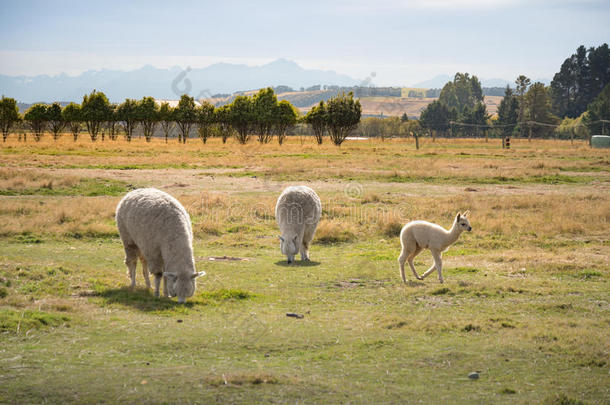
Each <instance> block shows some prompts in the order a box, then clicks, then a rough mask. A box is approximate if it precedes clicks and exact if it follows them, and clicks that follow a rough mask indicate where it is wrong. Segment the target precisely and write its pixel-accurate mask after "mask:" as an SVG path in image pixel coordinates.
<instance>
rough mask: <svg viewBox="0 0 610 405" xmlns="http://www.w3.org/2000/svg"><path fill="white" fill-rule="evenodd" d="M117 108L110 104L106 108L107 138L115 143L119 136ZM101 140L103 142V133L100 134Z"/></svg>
mask: <svg viewBox="0 0 610 405" xmlns="http://www.w3.org/2000/svg"><path fill="white" fill-rule="evenodd" d="M118 108H119V106H118V105H116V104H110V105H109V106H108V117H107V118H106V119H107V121H106V129H108V138H110V140H111V141H116V139H117V138H118V136H119V130H120V128H119V118H118V116H119V114H118V112H117V110H118ZM102 140H103V132H102Z"/></svg>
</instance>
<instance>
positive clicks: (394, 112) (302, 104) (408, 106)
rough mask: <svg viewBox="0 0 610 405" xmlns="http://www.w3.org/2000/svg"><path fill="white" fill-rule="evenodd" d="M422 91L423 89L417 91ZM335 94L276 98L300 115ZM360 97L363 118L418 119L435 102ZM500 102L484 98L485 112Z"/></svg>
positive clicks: (320, 92) (216, 101)
mask: <svg viewBox="0 0 610 405" xmlns="http://www.w3.org/2000/svg"><path fill="white" fill-rule="evenodd" d="M404 90H410V89H403V92H402V96H405V95H406V94H407V93H408V92H407V91H404ZM419 90H424V89H419ZM251 93H254V91H250V92H244V93H243V94H246V95H249V94H251ZM336 94H337V91H336V90H315V91H294V92H287V93H278V95H277V97H278V99H280V100H288V101H290V103H292V104H293V105H294V106H295V107H297V108H298V109H299V111H300V112H301V114H304V113H306V112H307V111H309V110H310V109H311V107H312V106H314V105H316V104H318V103H319V102H320V100H324V101H326V100H328V99H329V98H331V97H334V96H335V95H336ZM402 96H401V97H361V98H360V103H361V104H362V114H363V116H379V115H381V114H383V115H384V116H401V115H402V114H403V113H407V115H408V116H409V117H419V114H420V113H421V112H422V111H423V110H424V109H425V108H426V106H427V105H428V104H430V103H431V102H433V101H434V100H437V98H435V97H434V98H433V97H428V98H426V97H424V98H419V97H402ZM232 98H233V96H231V97H227V98H213V99H209V101H210V102H211V103H212V104H216V105H221V104H226V103H227V102H231V101H232ZM501 100H502V97H501V96H485V100H484V102H485V105H486V106H487V112H488V113H489V114H491V115H493V114H495V113H496V111H497V110H498V105H500V101H501Z"/></svg>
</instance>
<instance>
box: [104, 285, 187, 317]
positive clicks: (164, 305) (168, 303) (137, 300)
mask: <svg viewBox="0 0 610 405" xmlns="http://www.w3.org/2000/svg"><path fill="white" fill-rule="evenodd" d="M94 296H95V297H100V298H102V299H103V300H104V301H105V303H106V304H121V305H125V306H128V307H132V308H135V309H137V310H140V311H144V312H152V311H166V310H171V309H174V308H176V309H177V308H192V307H193V305H194V304H193V302H189V301H187V302H186V303H185V304H179V303H178V301H176V298H173V299H172V298H167V297H163V296H161V297H159V298H157V297H155V296H154V294H153V292H152V290H148V289H145V288H136V289H135V290H133V291H132V290H131V289H130V288H129V287H122V288H108V289H105V290H103V291H100V292H97V293H95V294H94Z"/></svg>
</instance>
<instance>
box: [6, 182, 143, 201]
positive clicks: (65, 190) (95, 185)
mask: <svg viewBox="0 0 610 405" xmlns="http://www.w3.org/2000/svg"><path fill="white" fill-rule="evenodd" d="M132 188H133V187H131V186H129V185H128V184H127V183H126V182H124V181H120V180H113V179H102V178H81V179H79V180H78V182H77V183H76V184H73V185H69V186H63V185H59V186H57V185H54V184H53V181H49V182H48V183H46V184H43V185H42V186H40V187H37V188H26V189H0V196H17V195H45V196H68V195H82V196H85V197H96V196H102V195H109V196H117V195H121V194H123V193H125V192H127V191H129V190H131V189H132Z"/></svg>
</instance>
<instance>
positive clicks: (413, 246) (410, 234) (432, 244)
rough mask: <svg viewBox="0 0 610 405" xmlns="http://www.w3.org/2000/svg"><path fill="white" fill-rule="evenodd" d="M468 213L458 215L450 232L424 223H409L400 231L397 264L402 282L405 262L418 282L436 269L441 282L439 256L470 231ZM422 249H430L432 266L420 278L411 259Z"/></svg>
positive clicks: (441, 264)
mask: <svg viewBox="0 0 610 405" xmlns="http://www.w3.org/2000/svg"><path fill="white" fill-rule="evenodd" d="M468 213H469V211H466V212H464V213H463V214H459V213H458V214H457V215H456V216H455V220H454V221H453V226H452V227H451V229H450V230H446V229H444V228H443V227H442V226H440V225H436V224H433V223H430V222H426V221H411V222H409V223H408V224H406V225H405V226H404V227H403V228H402V231H400V244H401V245H402V251H401V252H400V256H399V257H398V263H399V264H400V276H401V277H402V281H403V282H405V283H406V282H407V279H406V278H405V261H407V262H408V263H409V267H411V270H413V274H414V275H415V278H417V279H418V280H423V279H424V278H426V277H428V275H429V274H430V273H432V272H433V271H434V269H435V268H436V271H438V279H439V281H440V282H441V283H442V282H443V274H442V273H441V271H442V269H443V261H442V258H441V256H442V254H443V252H444V251H446V250H447V249H449V246H451V244H453V243H454V242H455V241H456V240H457V239H458V238H459V236H460V234H461V233H462V232H463V231H471V230H472V227H471V226H470V222H468V218H466V217H467V215H468ZM423 249H430V252H432V257H433V258H434V264H433V265H432V267H430V268H429V269H428V270H427V271H426V272H425V273H424V274H422V276H421V277H420V276H419V275H418V274H417V272H416V271H415V267H414V266H413V259H415V256H417V255H418V254H419V253H420V252H421V251H422V250H423Z"/></svg>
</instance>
